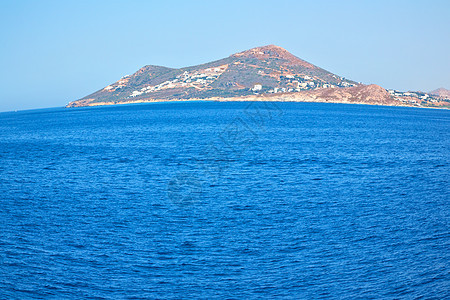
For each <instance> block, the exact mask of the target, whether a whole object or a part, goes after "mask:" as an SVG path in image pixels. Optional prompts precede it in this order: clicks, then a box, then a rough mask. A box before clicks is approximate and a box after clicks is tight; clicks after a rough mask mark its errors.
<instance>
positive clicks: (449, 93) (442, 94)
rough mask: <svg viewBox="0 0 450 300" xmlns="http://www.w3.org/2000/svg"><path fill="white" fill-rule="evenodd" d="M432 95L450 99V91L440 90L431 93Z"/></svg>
mask: <svg viewBox="0 0 450 300" xmlns="http://www.w3.org/2000/svg"><path fill="white" fill-rule="evenodd" d="M429 94H430V95H434V96H437V97H440V98H443V99H450V90H447V89H444V88H439V89H436V90H433V91H431V92H429Z"/></svg>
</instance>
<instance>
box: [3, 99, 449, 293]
mask: <svg viewBox="0 0 450 300" xmlns="http://www.w3.org/2000/svg"><path fill="white" fill-rule="evenodd" d="M449 150H450V112H449V111H444V110H431V109H415V108H396V107H378V106H363V105H343V104H315V103H245V102H242V103H238V102H236V103H208V102H190V103H156V104H144V105H129V106H107V107H94V108H73V109H62V108H58V109H48V110H33V111H22V112H15V113H14V112H11V113H1V114H0V298H20V299H23V298H130V299H138V298H178V299H179V298H192V299H199V298H202V299H205V298H206V299H211V298H220V299H222V298H261V297H266V298H293V299H299V298H324V299H328V298H348V299H353V298H388V299H389V298H397V299H398V298H407V299H411V298H416V297H425V298H432V297H436V298H441V299H444V298H449V297H450V292H449V290H450V274H449V261H450V251H449V244H450V232H449V220H450V216H449V212H450V210H449V198H450V197H449V195H450V188H449V171H450V167H449V159H450V152H449Z"/></svg>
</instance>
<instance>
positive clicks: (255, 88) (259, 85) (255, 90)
mask: <svg viewBox="0 0 450 300" xmlns="http://www.w3.org/2000/svg"><path fill="white" fill-rule="evenodd" d="M260 90H262V84H260V83H255V84H254V85H253V88H252V91H254V92H257V91H260Z"/></svg>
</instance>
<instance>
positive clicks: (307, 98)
mask: <svg viewBox="0 0 450 300" xmlns="http://www.w3.org/2000/svg"><path fill="white" fill-rule="evenodd" d="M218 100H221V101H236V100H245V101H281V102H329V103H353V104H371V105H388V106H401V105H404V104H403V103H402V102H400V101H396V100H395V99H394V98H393V97H391V95H390V94H389V93H388V92H387V91H386V90H385V89H384V88H382V87H381V86H378V85H375V84H371V85H358V86H354V87H347V88H336V87H335V88H321V89H315V90H309V91H301V92H295V93H284V94H278V95H276V94H260V95H251V96H244V97H235V98H226V99H218Z"/></svg>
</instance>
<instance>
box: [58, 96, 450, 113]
mask: <svg viewBox="0 0 450 300" xmlns="http://www.w3.org/2000/svg"><path fill="white" fill-rule="evenodd" d="M194 101H211V102H291V103H294V102H298V103H334V104H359V105H374V106H388V107H415V108H430V109H442V110H449V109H450V108H449V107H445V106H443V107H439V106H421V105H420V106H419V105H408V104H406V103H391V104H384V103H376V102H375V101H369V102H364V101H333V100H326V99H313V98H309V99H308V98H305V99H298V98H293V97H285V96H284V95H280V96H278V97H274V96H270V97H267V96H264V95H251V96H242V97H230V98H222V97H211V98H191V99H180V98H174V99H141V100H134V101H122V102H89V103H80V104H78V103H77V101H74V102H70V103H69V104H67V105H66V106H65V108H77V107H94V106H108V105H125V104H143V103H163V102H194Z"/></svg>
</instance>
